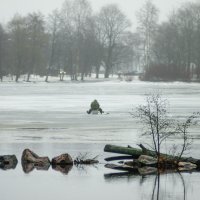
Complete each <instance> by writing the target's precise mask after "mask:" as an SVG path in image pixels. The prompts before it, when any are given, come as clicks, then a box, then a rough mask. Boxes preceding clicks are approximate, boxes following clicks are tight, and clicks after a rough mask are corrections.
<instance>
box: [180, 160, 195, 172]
mask: <svg viewBox="0 0 200 200" xmlns="http://www.w3.org/2000/svg"><path fill="white" fill-rule="evenodd" d="M178 167H179V168H178V169H179V171H187V170H192V169H196V168H197V165H196V164H193V163H190V162H179V163H178Z"/></svg>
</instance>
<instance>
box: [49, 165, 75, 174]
mask: <svg viewBox="0 0 200 200" xmlns="http://www.w3.org/2000/svg"><path fill="white" fill-rule="evenodd" d="M72 167H73V165H52V169H54V170H55V171H58V172H61V173H62V174H65V175H67V174H68V173H69V172H70V170H71V169H72Z"/></svg>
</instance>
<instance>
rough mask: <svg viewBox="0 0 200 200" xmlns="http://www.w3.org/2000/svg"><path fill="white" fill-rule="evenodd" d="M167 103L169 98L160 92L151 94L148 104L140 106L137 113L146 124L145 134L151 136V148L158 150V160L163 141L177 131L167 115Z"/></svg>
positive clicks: (147, 100) (144, 124) (148, 97)
mask: <svg viewBox="0 0 200 200" xmlns="http://www.w3.org/2000/svg"><path fill="white" fill-rule="evenodd" d="M167 105H168V102H167V100H166V99H163V98H162V97H161V96H160V94H153V95H149V96H147V98H146V105H141V106H139V107H138V108H137V112H136V115H135V116H136V117H139V119H140V120H141V123H142V124H143V126H144V129H145V133H144V134H143V135H148V136H151V138H152V143H153V145H152V146H151V148H152V149H153V150H154V151H155V152H156V154H157V158H158V160H159V159H160V151H161V145H162V143H163V141H165V140H166V139H167V138H168V137H170V136H172V135H173V134H174V133H175V132H173V131H172V127H173V126H172V121H171V120H170V119H169V117H168V116H167Z"/></svg>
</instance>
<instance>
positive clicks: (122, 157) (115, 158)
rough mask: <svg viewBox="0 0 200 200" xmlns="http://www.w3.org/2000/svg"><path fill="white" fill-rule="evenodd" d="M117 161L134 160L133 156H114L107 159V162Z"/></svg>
mask: <svg viewBox="0 0 200 200" xmlns="http://www.w3.org/2000/svg"><path fill="white" fill-rule="evenodd" d="M115 160H133V156H113V157H109V158H105V161H107V162H110V161H115Z"/></svg>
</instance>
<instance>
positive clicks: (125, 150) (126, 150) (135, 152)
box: [104, 145, 200, 168]
mask: <svg viewBox="0 0 200 200" xmlns="http://www.w3.org/2000/svg"><path fill="white" fill-rule="evenodd" d="M139 146H140V148H141V149H137V148H132V147H120V146H115V145H106V146H105V148H104V151H105V152H111V153H119V154H125V155H131V156H133V158H134V159H138V158H139V157H140V156H141V155H148V156H152V157H157V154H156V152H155V151H151V150H148V149H146V148H145V147H144V146H143V145H139ZM160 156H161V157H164V158H167V159H169V160H177V161H181V162H191V163H193V164H196V165H197V166H198V168H199V167H200V159H196V158H192V157H182V158H179V156H172V155H168V154H162V153H161V154H160Z"/></svg>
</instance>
